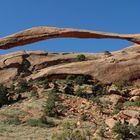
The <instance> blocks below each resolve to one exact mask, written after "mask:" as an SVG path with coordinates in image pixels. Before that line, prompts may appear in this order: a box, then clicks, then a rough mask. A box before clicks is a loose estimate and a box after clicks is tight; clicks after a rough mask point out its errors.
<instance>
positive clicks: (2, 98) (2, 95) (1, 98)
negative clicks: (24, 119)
mask: <svg viewBox="0 0 140 140" xmlns="http://www.w3.org/2000/svg"><path fill="white" fill-rule="evenodd" d="M7 94H8V91H7V87H5V86H4V85H2V84H0V107H1V106H3V105H5V104H8V103H9V102H8V96H7Z"/></svg>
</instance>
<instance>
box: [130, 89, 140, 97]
mask: <svg viewBox="0 0 140 140" xmlns="http://www.w3.org/2000/svg"><path fill="white" fill-rule="evenodd" d="M129 94H130V96H140V89H134V90H132V91H131V92H130V93H129Z"/></svg>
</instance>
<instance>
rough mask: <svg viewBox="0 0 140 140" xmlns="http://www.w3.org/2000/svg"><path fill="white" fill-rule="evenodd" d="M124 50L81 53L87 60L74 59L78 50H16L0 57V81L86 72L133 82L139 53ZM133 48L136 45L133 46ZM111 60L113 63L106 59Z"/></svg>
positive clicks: (107, 80) (139, 65) (139, 74)
mask: <svg viewBox="0 0 140 140" xmlns="http://www.w3.org/2000/svg"><path fill="white" fill-rule="evenodd" d="M132 48H133V47H131V50H129V48H128V49H124V50H121V51H117V52H112V55H111V56H108V57H107V56H106V55H105V54H104V53H83V54H84V55H85V56H86V58H87V60H86V61H81V62H79V61H77V60H76V58H77V55H78V54H80V53H48V52H45V51H29V52H28V51H27V52H26V51H20V52H16V53H11V54H7V55H3V56H0V73H2V74H1V75H2V77H1V78H0V83H3V82H4V83H6V82H7V81H12V80H14V79H15V80H16V79H18V78H20V77H24V78H27V79H30V78H32V79H37V78H40V77H44V76H47V77H49V78H53V77H56V76H57V78H61V77H63V78H64V77H65V76H67V75H70V74H82V75H90V76H91V77H92V78H93V79H97V80H99V81H101V82H103V83H113V82H116V81H120V80H128V81H132V82H134V83H135V81H137V84H138V80H139V77H140V54H139V51H138V49H136V51H135V48H136V45H134V50H133V51H132ZM137 48H140V46H139V45H137ZM112 59H114V62H112V61H110V60H112Z"/></svg>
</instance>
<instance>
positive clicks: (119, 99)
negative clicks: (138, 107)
mask: <svg viewBox="0 0 140 140" xmlns="http://www.w3.org/2000/svg"><path fill="white" fill-rule="evenodd" d="M100 100H101V101H102V102H104V101H106V102H111V103H112V105H113V106H115V105H116V104H117V103H119V102H123V101H124V98H123V97H122V96H120V95H117V94H111V95H107V96H103V97H101V98H100Z"/></svg>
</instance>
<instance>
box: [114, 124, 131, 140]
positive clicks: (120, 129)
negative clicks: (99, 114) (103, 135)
mask: <svg viewBox="0 0 140 140" xmlns="http://www.w3.org/2000/svg"><path fill="white" fill-rule="evenodd" d="M112 130H113V132H115V133H117V134H118V138H120V139H126V138H129V135H130V128H129V125H128V124H125V123H124V124H121V123H120V122H118V123H116V124H115V126H114V127H113V128H112Z"/></svg>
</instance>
